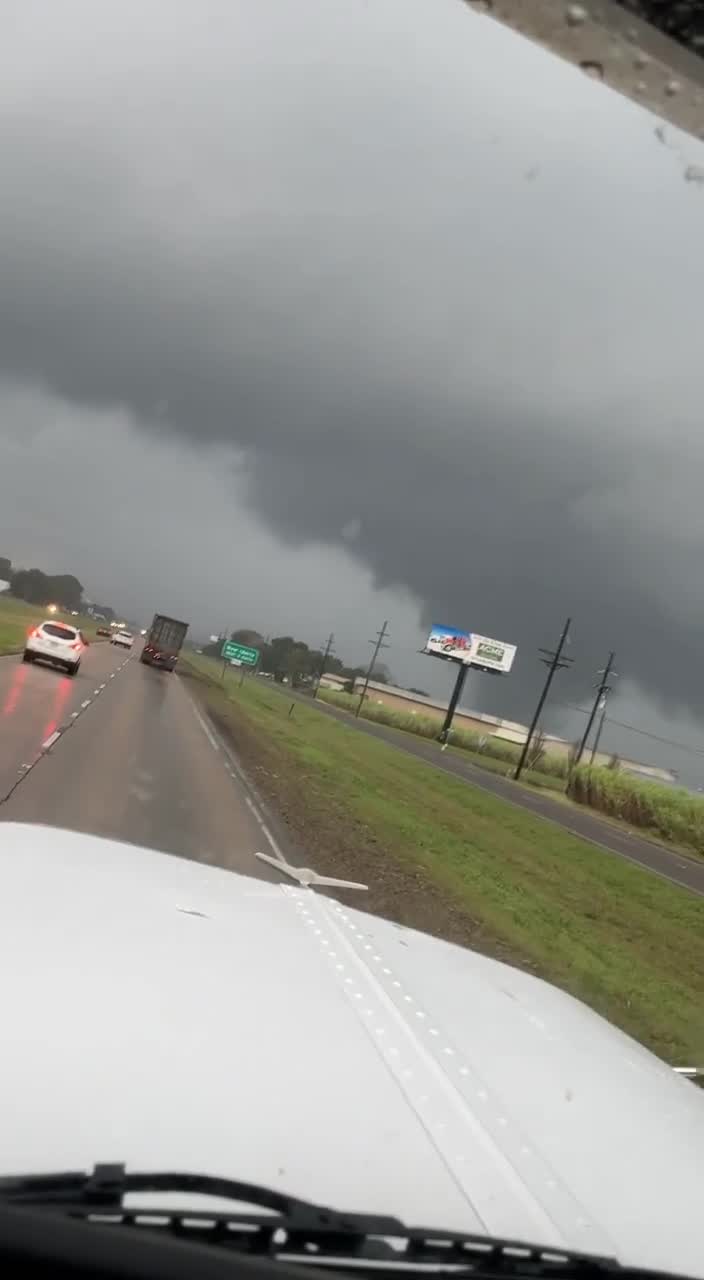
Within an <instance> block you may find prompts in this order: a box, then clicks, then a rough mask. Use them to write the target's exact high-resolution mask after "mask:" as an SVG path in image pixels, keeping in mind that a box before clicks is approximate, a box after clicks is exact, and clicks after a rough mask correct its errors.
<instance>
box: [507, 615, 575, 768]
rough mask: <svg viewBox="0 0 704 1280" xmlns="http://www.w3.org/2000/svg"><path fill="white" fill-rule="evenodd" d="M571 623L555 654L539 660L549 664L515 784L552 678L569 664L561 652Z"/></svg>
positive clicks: (564, 632)
mask: <svg viewBox="0 0 704 1280" xmlns="http://www.w3.org/2000/svg"><path fill="white" fill-rule="evenodd" d="M571 621H572V619H571V618H568V619H567V621H566V623H565V625H564V627H563V628H562V635H561V636H560V641H559V644H558V646H557V648H556V650H555V652H554V653H552V654H549V655H548V656H546V657H545V658H541V662H545V663H546V664H548V663H549V666H548V678H547V680H546V681H545V685H544V686H543V692H542V693H541V695H540V698H539V701H538V705H537V707H536V708H535V715H534V716H533V719H532V721H531V726H530V729H529V730H528V736H527V738H526V740H525V742H524V744H523V750H522V752H521V758H520V760H519V761H518V764H517V766H516V772H515V773H514V775H513V776H514V780H515V781H516V782H518V779H519V778H520V776H521V773H522V772H523V766H524V765H525V762H526V758H527V756H528V751H529V750H530V744H531V742H532V740H533V734H534V733H535V730H536V726H537V724H538V721H539V719H540V713H541V711H542V710H543V707H544V706H545V699H546V698H547V696H548V694H549V692H550V685H551V684H552V680H553V676H554V675H555V672H556V671H557V669H558V667H566V666H568V665H569V663H570V662H571V659H570V658H563V657H562V650H563V649H564V647H565V644H566V642H567V637H568V635H569V630H570V623H571ZM541 653H545V654H547V653H548V651H547V650H546V649H542V650H541Z"/></svg>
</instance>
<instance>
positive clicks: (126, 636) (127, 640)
mask: <svg viewBox="0 0 704 1280" xmlns="http://www.w3.org/2000/svg"><path fill="white" fill-rule="evenodd" d="M110 644H121V645H124V647H125V649H131V648H132V645H133V644H134V636H133V635H132V634H131V632H129V631H114V632H113V634H112V635H111V637H110Z"/></svg>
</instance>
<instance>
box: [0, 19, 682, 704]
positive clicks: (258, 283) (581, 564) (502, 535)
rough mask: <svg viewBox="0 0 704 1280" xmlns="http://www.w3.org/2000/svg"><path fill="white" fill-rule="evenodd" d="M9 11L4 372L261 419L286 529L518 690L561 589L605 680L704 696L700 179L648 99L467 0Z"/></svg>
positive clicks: (204, 437)
mask: <svg viewBox="0 0 704 1280" xmlns="http://www.w3.org/2000/svg"><path fill="white" fill-rule="evenodd" d="M5 8H6V9H8V10H10V11H11V12H12V14H13V17H14V23H13V24H12V29H11V31H10V34H9V38H8V40H7V42H6V44H5V47H4V49H3V51H2V53H1V54H0V60H1V63H2V65H0V71H1V72H2V75H1V76H0V83H1V85H2V87H1V88H0V101H1V102H2V112H1V113H0V153H1V154H2V157H3V196H2V236H1V237H0V275H1V278H2V284H3V287H2V290H1V291H0V372H2V373H3V374H4V375H5V376H6V377H8V378H11V379H13V380H15V381H22V382H24V383H25V384H27V385H30V386H31V385H33V386H39V387H42V388H45V389H46V390H47V391H48V392H50V393H53V394H58V395H60V396H61V397H62V398H63V399H64V400H65V401H69V402H71V401H72V402H74V403H76V404H78V405H82V406H96V407H100V408H102V407H112V406H118V407H124V408H125V409H126V410H127V412H128V413H129V414H130V415H131V417H132V419H133V420H134V421H135V422H136V423H137V424H138V426H141V429H142V430H143V431H144V432H151V433H152V436H153V437H154V436H157V435H158V433H163V434H164V435H168V436H170V437H171V438H174V437H180V438H181V439H183V440H184V441H186V442H189V443H190V444H193V445H195V446H197V447H199V448H202V447H204V446H209V445H212V446H218V447H220V446H222V445H223V444H232V445H233V446H235V447H236V448H237V449H243V450H244V451H245V459H246V464H245V465H246V474H247V476H248V479H249V501H250V502H251V503H252V505H253V507H254V509H255V510H256V511H257V512H258V513H259V515H260V516H261V517H263V518H264V519H265V520H266V522H267V523H268V524H269V526H270V527H271V528H272V529H274V530H276V531H277V532H278V533H279V534H280V535H281V536H282V537H283V538H285V539H286V540H287V541H288V542H289V543H291V542H293V543H296V542H298V543H301V544H303V543H306V542H309V541H310V540H317V541H321V542H328V543H332V544H344V545H347V546H350V547H352V548H353V549H354V551H355V554H357V555H358V556H359V557H360V558H361V559H362V560H363V561H364V562H365V563H366V564H368V565H369V566H370V567H371V568H372V569H373V571H374V574H375V576H376V579H377V581H378V583H379V584H380V585H395V584H399V585H401V586H406V587H408V588H409V589H410V590H411V591H412V592H414V593H415V595H416V596H417V597H418V599H419V600H420V601H421V602H422V608H423V611H424V615H425V618H426V620H427V621H429V620H430V619H431V618H436V619H437V620H439V621H446V622H449V623H456V624H459V625H464V624H466V625H468V626H471V627H473V628H476V629H478V630H484V631H486V632H487V633H489V634H494V635H497V636H500V637H502V638H505V639H510V640H514V641H516V642H518V644H519V646H520V652H521V659H520V666H519V668H518V672H517V675H518V679H517V680H516V681H511V682H504V684H503V685H502V688H501V694H500V693H499V690H498V688H497V687H495V686H493V685H492V688H491V694H490V701H491V702H492V705H494V706H497V702H498V701H499V700H500V696H504V697H505V699H506V702H507V706H508V705H510V707H511V710H512V711H513V712H514V713H518V712H522V711H524V710H525V709H526V707H527V705H528V703H529V701H530V699H531V697H532V695H533V691H534V686H535V680H536V673H535V666H534V663H533V660H532V657H531V654H532V652H533V650H534V648H535V646H536V645H538V644H545V643H548V642H549V641H550V640H552V639H554V638H555V637H556V634H557V632H558V630H559V626H560V623H561V621H562V618H563V616H564V615H565V614H566V613H567V612H571V613H573V614H574V615H575V619H576V621H575V629H574V631H575V640H574V649H575V651H576V652H577V651H578V653H579V655H580V656H581V657H582V658H583V664H584V665H583V668H582V676H581V683H582V685H584V684H586V685H588V683H589V675H588V674H587V672H588V671H589V668H590V667H591V666H593V665H601V659H602V658H603V657H604V656H605V652H606V651H607V650H608V649H609V648H612V647H613V648H615V649H616V650H617V651H618V652H619V655H623V657H622V663H623V665H624V666H625V667H626V669H627V671H628V673H629V675H630V676H631V678H632V679H634V680H636V681H640V682H641V683H642V685H643V686H644V687H647V688H648V689H650V691H651V692H652V693H653V694H654V695H655V696H658V697H660V698H662V699H666V700H670V701H672V702H678V701H681V702H690V701H692V699H693V700H694V701H695V703H696V705H697V706H698V708H699V710H700V711H702V712H704V696H703V695H701V694H699V693H698V691H696V690H695V691H694V692H692V690H691V687H690V673H691V671H692V669H694V665H695V658H696V656H697V655H698V650H699V647H700V632H699V625H700V624H699V614H700V610H701V591H700V589H699V587H698V578H699V571H698V568H697V565H698V561H699V556H700V554H701V549H702V536H703V533H704V531H702V530H701V527H700V517H699V514H698V503H697V499H696V495H695V493H694V492H693V491H692V489H691V486H690V477H691V476H692V474H693V471H694V470H695V469H696V467H698V466H699V464H700V462H701V458H702V452H703V447H702V444H701V443H700V442H699V432H700V426H699V393H698V389H697V385H696V379H695V378H694V376H693V373H692V371H693V370H695V369H696V367H697V363H698V361H699V352H698V336H697V320H698V313H697V298H698V296H699V293H700V286H701V283H702V280H701V276H702V267H701V265H700V264H701V258H700V257H699V258H698V259H697V258H696V257H695V256H694V253H695V249H696V246H697V244H698V243H699V239H698V238H699V235H700V230H699V229H700V220H701V199H700V196H701V193H700V192H698V191H697V190H696V189H693V188H692V187H689V186H687V185H686V184H685V183H684V181H683V180H682V175H681V172H680V170H679V169H678V167H677V156H676V152H675V151H669V150H668V149H667V148H664V147H662V145H661V144H660V143H659V142H658V141H657V140H656V139H655V138H654V136H653V134H652V129H651V125H650V123H649V122H648V119H647V117H646V116H645V115H644V114H643V113H640V112H639V111H638V109H637V108H635V107H633V106H631V105H630V104H626V103H624V102H621V101H620V100H619V99H616V98H615V97H613V96H612V95H610V94H609V93H608V92H607V91H605V90H604V89H603V88H602V87H601V86H598V85H594V84H591V83H590V82H588V81H586V80H584V81H583V80H581V79H580V78H579V77H578V76H577V73H576V72H574V70H573V69H572V68H569V67H566V66H563V65H561V64H553V63H552V62H551V61H550V60H549V59H548V58H547V57H546V55H544V54H542V53H541V52H540V51H538V50H535V49H533V48H531V47H530V46H523V45H522V44H521V42H520V41H518V40H517V39H516V38H515V37H513V36H512V35H511V34H510V33H507V32H505V31H503V30H502V29H500V28H498V27H495V26H494V25H493V24H490V23H488V22H486V21H484V20H481V19H478V18H477V17H476V16H474V15H472V14H471V13H468V12H466V10H465V8H464V6H463V5H462V4H460V3H459V0H458V2H457V3H455V2H454V0H445V2H444V3H439V2H438V0H435V3H430V2H429V0H428V2H423V0H415V3H408V0H403V2H402V0H375V3H374V4H373V5H370V4H366V5H365V4H362V3H361V2H356V0H344V2H343V0H299V2H298V3H295V4H294V3H291V4H288V3H276V0H256V2H255V0H252V2H251V3H244V0H240V2H238V3H235V2H234V0H228V2H227V3H225V0H223V2H222V3H210V4H208V5H200V6H196V5H195V4H194V5H193V6H190V7H186V6H185V5H184V6H173V5H166V4H160V3H153V4H151V5H150V6H146V7H144V6H141V5H139V6H137V5H136V4H124V5H117V4H116V5H114V6H108V5H104V6H100V7H99V8H96V7H95V6H94V5H92V4H88V3H87V0H86V2H85V3H82V4H81V3H76V2H74V3H65V4H64V5H62V6H61V12H60V14H59V13H57V14H56V15H55V16H54V17H53V18H50V17H48V16H47V13H46V7H45V6H44V5H33V4H29V3H22V4H20V3H19V2H18V3H17V4H16V5H15V4H9V5H8V4H6V5H5ZM692 146H694V144H692ZM692 158H693V159H696V158H697V157H696V156H694V154H693V156H692ZM663 226H667V228H668V240H667V249H668V260H667V262H666V261H665V259H664V253H663V249H662V245H663V235H662V228H663ZM698 264H699V265H698ZM697 277H698V278H697ZM666 437H667V438H668V441H669V442H668V443H667V445H666V444H665V438H666ZM220 456H221V455H220V453H218V458H219V457H220ZM76 465H77V466H78V467H80V458H78V459H77V461H76ZM668 468H669V469H670V485H669V490H668V486H667V481H666V477H667V475H668V470H667V469H668ZM194 514H195V513H194ZM197 518H200V519H203V520H207V511H204V512H203V513H198V516H197ZM350 529H353V530H354V533H355V536H354V538H353V540H351V541H350V538H349V531H350ZM155 570H156V566H155ZM340 600H341V601H342V600H344V583H341V584H340ZM673 629H674V630H675V631H676V634H677V661H676V662H673V661H672V660H671V653H672V649H671V644H672V634H673ZM509 683H510V688H509ZM521 700H522V705H521ZM517 702H518V704H517Z"/></svg>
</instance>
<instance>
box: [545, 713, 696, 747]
mask: <svg viewBox="0 0 704 1280" xmlns="http://www.w3.org/2000/svg"><path fill="white" fill-rule="evenodd" d="M555 705H556V706H559V707H565V708H566V709H567V710H568V711H578V712H579V714H580V715H582V716H588V715H589V710H590V709H589V707H578V706H576V704H575V703H574V702H558V703H556V704H555ZM605 721H606V724H612V725H615V726H616V727H617V728H618V729H628V731H629V733H637V734H639V735H640V737H642V738H652V740H653V741H654V742H662V743H663V744H664V745H665V746H666V747H677V748H678V750H680V751H691V752H692V754H693V755H704V747H695V746H693V745H692V743H689V742H675V741H674V739H672V738H663V737H662V735H661V734H659V733H652V732H651V731H650V730H649V729H639V728H638V727H637V726H636V725H634V724H626V722H625V721H624V720H614V719H613V717H612V716H606V717H605Z"/></svg>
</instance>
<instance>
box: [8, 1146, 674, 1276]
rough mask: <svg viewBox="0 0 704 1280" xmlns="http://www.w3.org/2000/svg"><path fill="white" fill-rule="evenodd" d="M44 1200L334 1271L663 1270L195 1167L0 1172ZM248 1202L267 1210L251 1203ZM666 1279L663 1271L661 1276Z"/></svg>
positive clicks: (19, 1195) (14, 1189) (95, 1216)
mask: <svg viewBox="0 0 704 1280" xmlns="http://www.w3.org/2000/svg"><path fill="white" fill-rule="evenodd" d="M135 1193H149V1194H150V1195H153V1194H154V1193H157V1194H158V1193H162V1194H164V1196H165V1197H168V1196H169V1195H173V1194H175V1193H178V1194H179V1195H182V1194H184V1193H186V1194H191V1195H193V1196H198V1197H202V1196H205V1197H211V1198H213V1199H218V1200H230V1201H235V1202H237V1203H238V1204H239V1205H242V1206H253V1208H252V1209H250V1208H249V1207H247V1208H244V1207H243V1208H241V1209H240V1208H236V1209H235V1208H234V1207H233V1209H224V1210H223V1209H221V1208H217V1209H215V1208H212V1209H211V1208H207V1209H202V1208H198V1209H196V1208H179V1209H174V1208H173V1207H165V1206H162V1205H156V1206H150V1207H149V1208H145V1207H143V1206H140V1207H139V1208H136V1207H127V1206H126V1205H125V1203H124V1201H125V1197H126V1196H128V1195H130V1194H135ZM3 1204H5V1205H10V1206H13V1207H14V1206H18V1207H25V1208H28V1209H29V1208H31V1209H37V1208H40V1209H46V1210H47V1211H48V1212H49V1213H50V1214H52V1216H53V1215H54V1214H57V1215H62V1216H67V1217H70V1218H71V1219H74V1220H76V1219H79V1220H80V1219H82V1220H84V1221H86V1222H90V1223H92V1224H95V1223H99V1224H100V1223H102V1224H107V1225H109V1226H112V1227H115V1226H120V1227H131V1228H134V1229H139V1230H149V1231H151V1232H158V1233H161V1235H162V1236H163V1235H164V1234H169V1235H171V1236H177V1237H179V1238H181V1239H186V1238H190V1239H192V1240H193V1239H197V1240H198V1242H199V1243H201V1244H207V1243H212V1244H217V1245H218V1246H220V1247H223V1246H225V1247H226V1248H227V1249H228V1250H230V1251H232V1252H233V1253H234V1254H237V1253H239V1254H254V1255H260V1256H261V1255H267V1256H268V1257H269V1258H271V1259H274V1260H278V1261H281V1262H289V1263H292V1262H293V1263H296V1264H297V1265H299V1266H300V1265H302V1264H303V1265H316V1266H322V1267H328V1268H331V1269H333V1270H335V1271H337V1272H343V1271H345V1270H347V1271H348V1272H349V1273H350V1274H352V1272H353V1271H354V1272H359V1270H360V1269H362V1270H366V1271H367V1272H370V1271H371V1272H374V1271H376V1270H379V1271H381V1270H383V1271H384V1272H385V1273H388V1272H389V1271H391V1272H392V1273H393V1274H394V1275H395V1276H396V1277H397V1278H398V1277H399V1276H402V1277H409V1278H410V1277H416V1278H417V1276H418V1273H419V1272H420V1273H423V1272H426V1273H427V1272H432V1273H433V1274H434V1275H435V1274H438V1273H445V1274H447V1273H451V1274H452V1275H453V1277H456V1276H460V1277H463V1276H467V1277H473V1278H474V1280H480V1277H492V1278H493V1277H495V1276H509V1277H516V1278H518V1277H522V1278H523V1277H527V1276H530V1277H533V1278H536V1277H538V1278H543V1277H547V1276H550V1277H552V1280H606V1278H607V1277H615V1280H635V1278H636V1277H648V1280H666V1274H665V1273H662V1272H658V1273H656V1272H646V1271H644V1270H642V1269H641V1268H630V1267H627V1266H622V1265H621V1264H620V1263H619V1262H617V1261H616V1259H614V1258H605V1257H597V1256H594V1255H590V1254H583V1253H573V1252H572V1251H571V1250H569V1249H562V1248H559V1247H557V1248H555V1247H546V1246H541V1245H533V1244H526V1243H525V1242H523V1241H515V1240H502V1239H494V1238H492V1237H490V1236H483V1235H469V1234H467V1233H464V1232H456V1231H444V1230H442V1229H438V1228H425V1227H408V1226H406V1225H405V1223H403V1222H401V1221H400V1220H399V1219H398V1218H394V1217H387V1216H381V1215H377V1214H367V1213H345V1212H343V1211H339V1210H337V1209H330V1208H327V1207H326V1206H324V1205H319V1204H315V1203H313V1202H311V1201H307V1200H301V1199H298V1198H297V1197H295V1196H290V1195H287V1194H286V1193H285V1192H282V1191H276V1190H274V1189H272V1188H269V1187H261V1186H257V1185H254V1184H252V1183H249V1182H240V1181H238V1180H236V1179H232V1178H220V1177H212V1176H210V1175H207V1174H194V1173H169V1172H157V1173H128V1172H127V1170H126V1168H125V1166H124V1165H123V1164H97V1165H96V1166H95V1168H94V1169H93V1171H92V1173H86V1172H84V1171H81V1172H65V1173H51V1174H43V1173H40V1174H28V1175H25V1176H18V1177H2V1178H0V1205H3ZM257 1209H263V1210H266V1212H265V1213H258V1212H257ZM667 1280H672V1278H671V1277H667Z"/></svg>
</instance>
